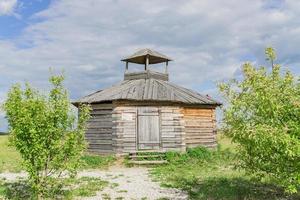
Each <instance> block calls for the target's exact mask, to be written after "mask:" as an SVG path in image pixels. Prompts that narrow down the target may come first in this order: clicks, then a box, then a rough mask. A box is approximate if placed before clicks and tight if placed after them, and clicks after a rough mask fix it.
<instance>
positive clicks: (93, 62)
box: [0, 0, 300, 131]
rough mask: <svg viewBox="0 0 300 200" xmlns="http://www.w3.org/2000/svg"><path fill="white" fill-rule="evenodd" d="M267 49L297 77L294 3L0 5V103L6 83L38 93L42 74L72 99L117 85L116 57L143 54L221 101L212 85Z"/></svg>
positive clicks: (260, 60) (259, 60) (214, 0)
mask: <svg viewBox="0 0 300 200" xmlns="http://www.w3.org/2000/svg"><path fill="white" fill-rule="evenodd" d="M268 46H272V47H274V48H275V49H276V51H277V54H278V59H277V62H278V63H280V64H281V65H282V66H283V68H284V69H289V70H291V71H292V72H293V73H294V74H295V75H297V76H298V75H299V74H300V68H299V67H298V66H300V51H299V50H300V48H299V46H300V1H299V0H251V1H249V0H248V1H246V0H227V1H223V0H201V1H199V0H164V1H162V0H151V1H146V0H84V1H82V0H0V72H1V73H0V102H4V101H5V98H6V93H7V91H8V90H9V88H10V87H11V86H12V84H14V83H24V82H29V83H31V84H32V85H33V86H34V87H36V88H38V89H40V90H44V91H46V90H47V88H49V83H48V77H49V74H50V71H49V69H50V68H51V69H52V70H53V71H54V72H57V73H60V72H62V71H63V73H64V74H65V76H66V82H65V85H66V87H67V88H68V90H69V92H70V96H71V99H72V100H75V99H78V98H80V97H82V96H84V95H87V94H89V93H92V92H94V91H96V90H99V89H103V88H105V87H109V86H111V85H112V84H115V83H117V82H119V81H121V80H122V79H123V74H124V67H125V66H124V63H122V62H121V61H120V60H121V59H122V58H123V57H126V56H128V55H130V54H132V53H134V52H135V51H137V50H138V49H141V48H152V49H154V50H157V51H159V52H161V53H163V54H165V55H167V56H169V57H171V58H173V60H174V61H172V62H170V63H169V73H170V81H171V82H173V83H176V84H179V85H182V86H184V87H187V88H190V89H193V90H196V91H198V92H199V93H202V94H204V95H206V94H209V95H210V96H212V97H214V98H216V99H218V100H219V99H220V95H219V94H218V90H217V87H216V83H218V82H221V81H226V80H228V79H231V78H236V77H239V76H240V75H241V65H242V64H243V63H244V62H246V61H250V62H252V63H253V64H255V65H257V66H260V65H266V66H269V65H268V63H267V62H266V60H265V58H264V48H265V47H268ZM136 67H138V66H135V68H136ZM158 68H159V67H158ZM162 68H163V67H161V69H162ZM129 69H131V68H130V66H129ZM141 69H143V66H141ZM6 128H7V123H6V121H5V114H4V113H3V111H0V131H1V130H2V131H3V130H4V131H5V130H6Z"/></svg>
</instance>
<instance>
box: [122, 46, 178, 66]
mask: <svg viewBox="0 0 300 200" xmlns="http://www.w3.org/2000/svg"><path fill="white" fill-rule="evenodd" d="M147 55H148V56H149V64H156V63H161V62H167V61H171V60H172V59H171V58H169V57H167V56H165V55H163V54H161V53H159V52H157V51H154V50H151V49H141V50H139V51H137V52H136V53H134V54H132V55H131V56H128V57H126V58H124V59H122V60H121V61H125V62H132V63H137V64H145V60H146V59H145V58H146V56H147Z"/></svg>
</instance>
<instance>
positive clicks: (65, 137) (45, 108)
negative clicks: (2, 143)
mask: <svg viewBox="0 0 300 200" xmlns="http://www.w3.org/2000/svg"><path fill="white" fill-rule="evenodd" d="M63 80H64V77H63V76H52V77H50V83H51V84H52V89H51V90H50V93H49V95H43V94H41V93H40V92H39V91H37V90H35V89H33V88H32V87H30V86H29V84H26V87H25V89H24V90H23V89H22V88H21V86H20V85H19V84H16V85H14V86H13V87H12V88H11V89H10V91H9V93H8V98H7V100H6V102H5V104H4V110H5V111H6V117H7V119H8V123H9V132H10V142H11V144H12V145H13V146H14V147H15V148H16V150H17V151H18V152H19V153H20V155H21V157H22V160H23V166H24V167H25V170H26V171H27V173H28V175H29V182H30V185H31V186H32V188H33V190H34V192H35V195H36V197H41V196H43V195H44V193H45V191H46V190H47V188H48V187H49V185H50V183H51V184H52V182H53V179H52V177H53V176H55V177H60V176H61V175H62V174H63V173H65V172H68V174H70V175H74V174H75V173H76V170H77V169H78V167H79V166H80V162H79V161H80V157H81V155H82V153H83V151H84V150H85V147H86V143H85V139H84V132H85V129H86V121H87V120H88V118H89V109H90V108H89V107H88V106H86V105H82V106H81V112H80V115H79V118H78V121H77V126H75V119H76V116H75V113H74V112H73V110H72V105H71V103H70V101H69V98H68V93H67V91H66V89H65V88H64V87H63V84H62V83H63Z"/></svg>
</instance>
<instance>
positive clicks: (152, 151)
mask: <svg viewBox="0 0 300 200" xmlns="http://www.w3.org/2000/svg"><path fill="white" fill-rule="evenodd" d="M139 153H158V154H162V153H166V151H165V150H155V149H154V150H138V151H131V152H129V154H139Z"/></svg>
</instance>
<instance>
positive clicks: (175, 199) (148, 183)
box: [0, 166, 188, 200]
mask: <svg viewBox="0 0 300 200" xmlns="http://www.w3.org/2000/svg"><path fill="white" fill-rule="evenodd" d="M78 176H79V177H82V176H88V177H99V178H101V179H103V180H106V181H108V182H109V186H108V187H106V188H105V189H104V190H103V191H100V192H98V193H97V196H94V197H87V198H81V199H84V200H101V199H124V200H127V199H128V200H133V199H137V200H140V199H143V200H146V199H147V200H157V199H159V198H166V199H170V200H185V199H188V195H187V194H186V193H184V192H183V191H181V190H178V189H173V188H162V187H160V185H159V183H158V182H153V181H152V180H151V178H150V176H149V171H148V169H147V168H144V167H133V168H125V167H119V166H118V167H117V166H115V167H111V168H110V169H109V170H101V171H100V170H90V171H82V172H79V174H78ZM18 177H26V174H25V173H17V174H16V173H2V174H0V178H5V179H6V180H16V179H17V178H18ZM121 197H122V198H121Z"/></svg>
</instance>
